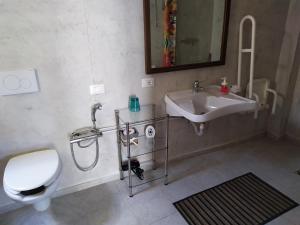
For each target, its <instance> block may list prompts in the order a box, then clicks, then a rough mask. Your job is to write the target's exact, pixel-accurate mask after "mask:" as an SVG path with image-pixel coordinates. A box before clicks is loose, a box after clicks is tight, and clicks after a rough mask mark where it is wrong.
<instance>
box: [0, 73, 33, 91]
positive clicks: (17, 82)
mask: <svg viewBox="0 0 300 225" xmlns="http://www.w3.org/2000/svg"><path fill="white" fill-rule="evenodd" d="M38 91H39V86H38V81H37V74H36V70H35V69H28V70H18V71H7V72H0V95H16V94H25V93H33V92H38Z"/></svg>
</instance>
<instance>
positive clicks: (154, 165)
mask: <svg viewBox="0 0 300 225" xmlns="http://www.w3.org/2000/svg"><path fill="white" fill-rule="evenodd" d="M115 118H116V126H117V144H118V159H119V171H120V179H121V180H126V181H128V191H129V196H130V197H132V196H133V192H132V190H133V188H134V187H137V186H140V185H143V184H146V183H149V182H152V181H155V180H159V179H164V184H165V185H167V184H168V135H169V115H167V114H163V115H156V113H155V105H153V104H151V105H144V106H141V110H140V111H139V112H130V111H129V109H117V110H115ZM149 124H151V125H153V126H154V127H155V129H156V132H157V133H156V135H155V138H147V137H146V135H145V133H144V128H145V126H147V125H149ZM133 127H134V128H135V129H137V130H138V131H139V135H138V136H137V137H136V138H137V139H138V146H135V145H134V144H127V143H130V137H129V135H127V136H126V138H127V140H125V141H124V140H122V137H121V134H122V132H123V131H124V130H126V132H127V134H128V133H129V129H130V128H133ZM158 154H160V156H161V155H164V156H163V157H160V158H159V160H161V158H163V162H162V163H158V162H157V160H156V158H157V155H158ZM149 158H150V160H149ZM133 159H138V160H139V161H140V164H141V167H142V166H146V167H147V165H151V168H150V169H149V166H148V168H147V169H145V171H144V179H143V180H140V179H139V178H138V177H137V176H136V175H135V174H134V173H133V172H132V170H131V166H132V165H131V160H133ZM125 161H127V163H128V170H127V172H125V171H123V169H122V163H124V162H125Z"/></svg>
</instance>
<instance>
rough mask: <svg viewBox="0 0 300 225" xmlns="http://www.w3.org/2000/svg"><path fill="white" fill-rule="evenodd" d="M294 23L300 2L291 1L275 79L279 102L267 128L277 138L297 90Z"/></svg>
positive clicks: (299, 17) (283, 129) (297, 29)
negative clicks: (294, 72) (294, 70)
mask: <svg viewBox="0 0 300 225" xmlns="http://www.w3.org/2000/svg"><path fill="white" fill-rule="evenodd" d="M295 21H300V1H298V0H291V2H290V6H289V11H288V16H287V20H286V24H285V31H284V38H283V42H282V46H281V52H280V58H279V62H278V66H277V72H276V77H275V84H276V85H275V86H276V90H277V92H278V94H279V98H278V100H279V101H278V104H277V109H276V115H275V116H273V117H272V118H271V120H270V123H269V128H268V130H269V132H270V133H271V134H272V135H273V136H275V137H278V138H279V137H282V136H284V135H285V133H286V128H287V121H288V117H289V112H290V108H291V104H292V101H293V100H292V98H293V93H294V88H296V89H297V86H296V87H295V86H294V84H295V82H296V79H297V77H296V76H297V74H295V75H293V69H294V68H293V67H294V66H295V65H294V63H295V57H296V49H297V43H298V39H299V33H300V26H299V25H298V23H297V22H295ZM298 54H299V53H298ZM298 87H299V86H298Z"/></svg>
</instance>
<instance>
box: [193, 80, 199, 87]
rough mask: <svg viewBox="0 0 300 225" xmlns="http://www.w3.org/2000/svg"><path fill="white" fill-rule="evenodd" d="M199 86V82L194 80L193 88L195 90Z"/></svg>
mask: <svg viewBox="0 0 300 225" xmlns="http://www.w3.org/2000/svg"><path fill="white" fill-rule="evenodd" d="M199 86H200V81H199V80H195V81H194V87H195V88H197V87H199Z"/></svg>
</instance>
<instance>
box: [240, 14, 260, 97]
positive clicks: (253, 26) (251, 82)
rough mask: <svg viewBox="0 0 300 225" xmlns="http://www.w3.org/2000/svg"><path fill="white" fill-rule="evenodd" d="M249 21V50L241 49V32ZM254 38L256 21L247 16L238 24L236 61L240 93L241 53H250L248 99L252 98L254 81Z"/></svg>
mask: <svg viewBox="0 0 300 225" xmlns="http://www.w3.org/2000/svg"><path fill="white" fill-rule="evenodd" d="M247 20H250V22H251V24H252V34H251V48H248V49H243V36H244V35H243V31H244V23H245V21H247ZM255 36H256V21H255V19H254V17H253V16H250V15H247V16H245V17H244V18H243V19H242V20H241V22H240V33H239V59H238V60H239V61H238V80H237V85H238V89H239V90H240V91H241V83H242V58H243V53H250V55H251V61H250V80H249V98H250V99H251V98H252V96H253V79H254V53H255Z"/></svg>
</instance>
